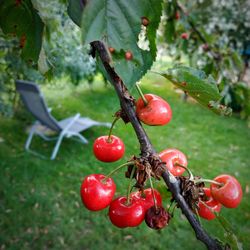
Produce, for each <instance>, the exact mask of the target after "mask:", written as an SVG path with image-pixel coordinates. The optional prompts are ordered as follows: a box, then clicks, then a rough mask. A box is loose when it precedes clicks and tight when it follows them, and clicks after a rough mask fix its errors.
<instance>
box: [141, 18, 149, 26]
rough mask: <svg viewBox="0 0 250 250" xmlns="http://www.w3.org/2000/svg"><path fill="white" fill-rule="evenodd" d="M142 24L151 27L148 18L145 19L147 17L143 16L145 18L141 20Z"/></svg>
mask: <svg viewBox="0 0 250 250" xmlns="http://www.w3.org/2000/svg"><path fill="white" fill-rule="evenodd" d="M141 23H142V25H143V26H148V25H149V20H148V18H147V17H145V16H143V17H142V18H141Z"/></svg>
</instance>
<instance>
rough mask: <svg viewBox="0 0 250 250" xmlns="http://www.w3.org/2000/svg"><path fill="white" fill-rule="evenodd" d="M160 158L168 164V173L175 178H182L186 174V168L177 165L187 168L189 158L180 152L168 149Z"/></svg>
mask: <svg viewBox="0 0 250 250" xmlns="http://www.w3.org/2000/svg"><path fill="white" fill-rule="evenodd" d="M159 157H160V158H161V160H162V161H163V162H166V167H167V169H168V171H169V172H170V173H171V174H172V175H174V176H180V175H182V174H183V173H184V172H185V168H182V167H180V166H176V165H175V163H179V164H180V165H182V166H184V167H187V158H186V156H185V155H184V154H183V153H182V152H181V151H179V150H177V149H174V148H168V149H165V150H163V151H162V152H160V153H159Z"/></svg>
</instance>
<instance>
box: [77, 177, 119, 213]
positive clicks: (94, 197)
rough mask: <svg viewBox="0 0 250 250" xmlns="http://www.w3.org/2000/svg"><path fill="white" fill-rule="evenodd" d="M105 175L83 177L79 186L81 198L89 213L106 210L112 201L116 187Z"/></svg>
mask: <svg viewBox="0 0 250 250" xmlns="http://www.w3.org/2000/svg"><path fill="white" fill-rule="evenodd" d="M104 179H105V175H102V174H91V175H88V176H86V177H85V179H84V180H83V182H82V185H81V191H80V192H81V198H82V203H83V204H84V206H85V207H86V208H87V209H89V210H91V211H98V210H102V209H104V208H106V207H107V206H108V205H109V204H110V203H111V201H112V199H113V196H114V194H115V190H116V185H115V183H114V181H113V179H111V178H107V180H106V179H105V180H104Z"/></svg>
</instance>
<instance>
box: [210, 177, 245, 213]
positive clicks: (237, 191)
mask: <svg viewBox="0 0 250 250" xmlns="http://www.w3.org/2000/svg"><path fill="white" fill-rule="evenodd" d="M214 180H215V181H217V182H219V183H222V184H223V186H219V185H216V184H213V183H211V185H210V190H211V195H212V197H213V198H214V199H215V200H217V201H218V202H220V203H221V204H222V205H223V206H225V207H228V208H236V207H237V206H238V205H239V204H240V202H241V199H242V188H241V185H240V183H239V182H238V181H237V180H236V179H235V178H234V177H233V176H231V175H226V174H224V175H219V176H217V177H216V178H214Z"/></svg>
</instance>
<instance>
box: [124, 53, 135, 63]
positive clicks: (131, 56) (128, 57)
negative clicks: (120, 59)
mask: <svg viewBox="0 0 250 250" xmlns="http://www.w3.org/2000/svg"><path fill="white" fill-rule="evenodd" d="M125 59H126V60H128V61H130V60H132V59H133V54H132V52H131V51H127V52H126V53H125Z"/></svg>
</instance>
